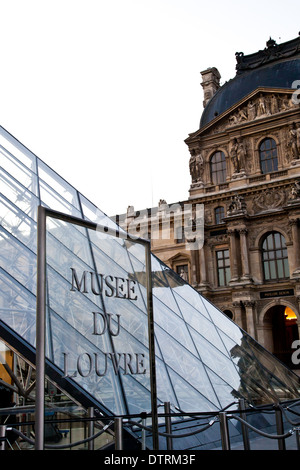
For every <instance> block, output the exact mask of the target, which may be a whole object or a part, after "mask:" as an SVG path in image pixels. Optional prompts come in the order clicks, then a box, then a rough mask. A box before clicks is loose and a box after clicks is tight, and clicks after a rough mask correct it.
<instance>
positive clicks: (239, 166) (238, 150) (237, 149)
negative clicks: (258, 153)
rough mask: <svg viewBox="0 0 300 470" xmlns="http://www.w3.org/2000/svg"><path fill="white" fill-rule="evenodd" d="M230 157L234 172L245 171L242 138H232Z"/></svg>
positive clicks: (244, 152) (244, 149)
mask: <svg viewBox="0 0 300 470" xmlns="http://www.w3.org/2000/svg"><path fill="white" fill-rule="evenodd" d="M230 158H231V161H232V164H233V168H234V173H241V172H244V171H245V165H246V148H245V145H244V142H243V140H242V139H237V138H234V139H233V140H232V142H231V145H230Z"/></svg>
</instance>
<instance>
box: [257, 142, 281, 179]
mask: <svg viewBox="0 0 300 470" xmlns="http://www.w3.org/2000/svg"><path fill="white" fill-rule="evenodd" d="M259 159H260V168H261V171H262V173H264V174H265V173H272V171H277V170H278V158H277V146H276V142H275V140H274V139H270V138H267V139H264V140H263V141H262V142H261V144H260V146H259Z"/></svg>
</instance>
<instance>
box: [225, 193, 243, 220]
mask: <svg viewBox="0 0 300 470" xmlns="http://www.w3.org/2000/svg"><path fill="white" fill-rule="evenodd" d="M246 213H247V206H246V203H245V200H244V198H243V196H240V195H238V194H236V195H235V196H233V197H232V198H231V202H230V204H229V207H228V210H227V215H228V216H232V215H239V214H246Z"/></svg>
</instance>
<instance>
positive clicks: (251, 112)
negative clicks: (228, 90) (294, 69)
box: [212, 93, 298, 133]
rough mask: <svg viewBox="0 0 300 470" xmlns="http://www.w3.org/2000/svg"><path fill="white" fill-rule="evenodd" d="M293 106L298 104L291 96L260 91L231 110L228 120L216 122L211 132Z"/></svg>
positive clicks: (220, 130) (270, 114)
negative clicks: (257, 94)
mask: <svg viewBox="0 0 300 470" xmlns="http://www.w3.org/2000/svg"><path fill="white" fill-rule="evenodd" d="M295 106H298V104H297V103H294V102H293V100H292V98H291V97H290V96H289V95H287V94H285V95H282V94H279V93H272V94H263V93H260V95H259V96H258V97H254V98H251V99H249V100H248V101H247V102H246V103H245V104H243V106H241V107H239V108H238V109H237V110H236V111H234V112H232V113H231V114H230V115H229V118H228V120H226V121H225V120H224V121H223V122H220V123H218V124H216V126H214V128H213V130H212V133H218V132H222V131H224V130H225V129H227V128H228V127H232V126H237V125H240V124H243V123H245V122H251V121H254V120H256V119H260V118H264V117H268V116H272V115H273V114H277V113H281V112H284V111H287V110H289V109H291V108H294V107H295Z"/></svg>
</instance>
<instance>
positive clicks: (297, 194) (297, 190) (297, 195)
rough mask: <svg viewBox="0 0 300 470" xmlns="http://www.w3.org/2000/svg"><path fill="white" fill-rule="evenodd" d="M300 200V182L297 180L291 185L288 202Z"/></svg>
mask: <svg viewBox="0 0 300 470" xmlns="http://www.w3.org/2000/svg"><path fill="white" fill-rule="evenodd" d="M295 201H297V202H299V201H300V183H299V182H298V181H296V182H295V183H294V184H292V185H291V186H290V189H289V194H288V202H295Z"/></svg>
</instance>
